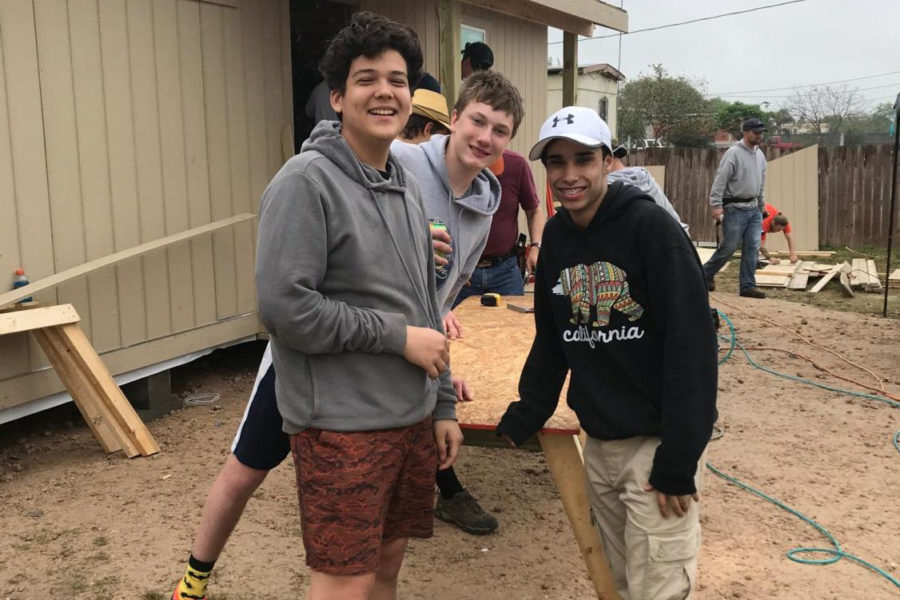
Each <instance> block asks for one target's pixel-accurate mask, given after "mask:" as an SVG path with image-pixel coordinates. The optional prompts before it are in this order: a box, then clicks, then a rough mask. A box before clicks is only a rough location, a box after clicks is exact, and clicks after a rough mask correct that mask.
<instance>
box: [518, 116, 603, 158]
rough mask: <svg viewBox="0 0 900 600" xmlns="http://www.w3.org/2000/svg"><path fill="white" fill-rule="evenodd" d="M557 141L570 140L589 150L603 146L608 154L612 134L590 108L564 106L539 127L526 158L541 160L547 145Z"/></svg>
mask: <svg viewBox="0 0 900 600" xmlns="http://www.w3.org/2000/svg"><path fill="white" fill-rule="evenodd" d="M558 139H567V140H571V141H573V142H575V143H576V144H580V145H582V146H586V147H587V148H591V149H596V148H599V147H601V146H604V147H605V148H606V149H607V150H608V151H609V152H610V154H611V153H612V134H611V133H610V131H609V125H607V124H606V121H604V120H603V119H601V118H600V115H598V114H597V111H595V110H593V109H591V108H586V107H583V106H564V107H562V108H561V109H559V110H558V111H556V112H554V113H553V114H552V115H550V116H549V117H548V118H547V120H546V121H544V124H543V125H541V133H540V135H539V136H538V142H537V143H536V144H535V145H534V146H533V147H532V148H531V152H529V153H528V158H530V159H531V160H538V159H539V158H542V157H543V154H544V148H546V147H547V144H549V143H550V142H552V141H553V140H558Z"/></svg>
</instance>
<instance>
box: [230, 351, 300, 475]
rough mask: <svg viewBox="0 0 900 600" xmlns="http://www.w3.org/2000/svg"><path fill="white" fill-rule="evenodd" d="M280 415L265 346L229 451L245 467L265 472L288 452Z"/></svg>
mask: <svg viewBox="0 0 900 600" xmlns="http://www.w3.org/2000/svg"><path fill="white" fill-rule="evenodd" d="M281 426H282V419H281V413H279V412H278V404H277V402H276V400H275V366H274V365H273V364H272V345H271V344H268V345H267V346H266V351H265V352H264V353H263V357H262V361H261V362H260V363H259V371H257V373H256V381H255V382H254V383H253V391H252V392H251V393H250V400H249V401H248V402H247V408H246V409H245V410H244V418H243V419H241V424H240V426H239V427H238V430H237V435H235V436H234V442H232V443H231V452H232V453H233V454H234V456H235V458H237V459H238V460H239V461H241V464H243V465H244V466H245V467H250V468H251V469H259V470H262V471H268V470H271V469H274V468H275V467H277V466H278V465H279V464H281V461H283V460H284V459H285V458H287V457H288V455H289V454H290V453H291V441H290V437H289V436H288V434H286V433H285V432H284V431H282V429H281Z"/></svg>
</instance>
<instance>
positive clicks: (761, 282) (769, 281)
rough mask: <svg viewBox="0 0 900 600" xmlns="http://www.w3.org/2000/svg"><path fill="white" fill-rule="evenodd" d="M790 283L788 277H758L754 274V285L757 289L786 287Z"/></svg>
mask: <svg viewBox="0 0 900 600" xmlns="http://www.w3.org/2000/svg"><path fill="white" fill-rule="evenodd" d="M790 281H791V276H790V275H760V274H759V271H757V273H756V285H757V286H759V287H787V286H788V283H789V282H790Z"/></svg>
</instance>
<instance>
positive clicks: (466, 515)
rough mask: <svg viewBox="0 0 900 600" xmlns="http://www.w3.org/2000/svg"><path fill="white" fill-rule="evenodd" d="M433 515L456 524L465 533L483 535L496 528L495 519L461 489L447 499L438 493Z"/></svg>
mask: <svg viewBox="0 0 900 600" xmlns="http://www.w3.org/2000/svg"><path fill="white" fill-rule="evenodd" d="M434 515H435V516H436V517H437V518H438V519H440V520H441V521H444V522H445V523H451V524H453V525H456V526H457V527H459V528H460V529H462V530H463V531H465V532H466V533H472V534H475V535H484V534H487V533H493V532H494V531H496V530H497V527H498V526H499V523H498V522H497V519H495V518H494V517H492V516H491V515H489V514H488V513H486V512H484V509H482V508H481V506H480V505H479V504H478V501H477V500H475V498H473V497H472V495H471V494H470V493H469V492H467V491H466V490H463V491H461V492H457V493H456V494H454V495H453V497H452V498H450V499H449V500H444V497H443V496H441V495H440V494H438V501H437V507H436V508H435V509H434Z"/></svg>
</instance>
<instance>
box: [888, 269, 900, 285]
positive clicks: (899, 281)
mask: <svg viewBox="0 0 900 600" xmlns="http://www.w3.org/2000/svg"><path fill="white" fill-rule="evenodd" d="M888 287H890V288H891V289H894V288H900V269H897V270H895V271H894V272H893V273H891V275H890V277H888Z"/></svg>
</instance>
